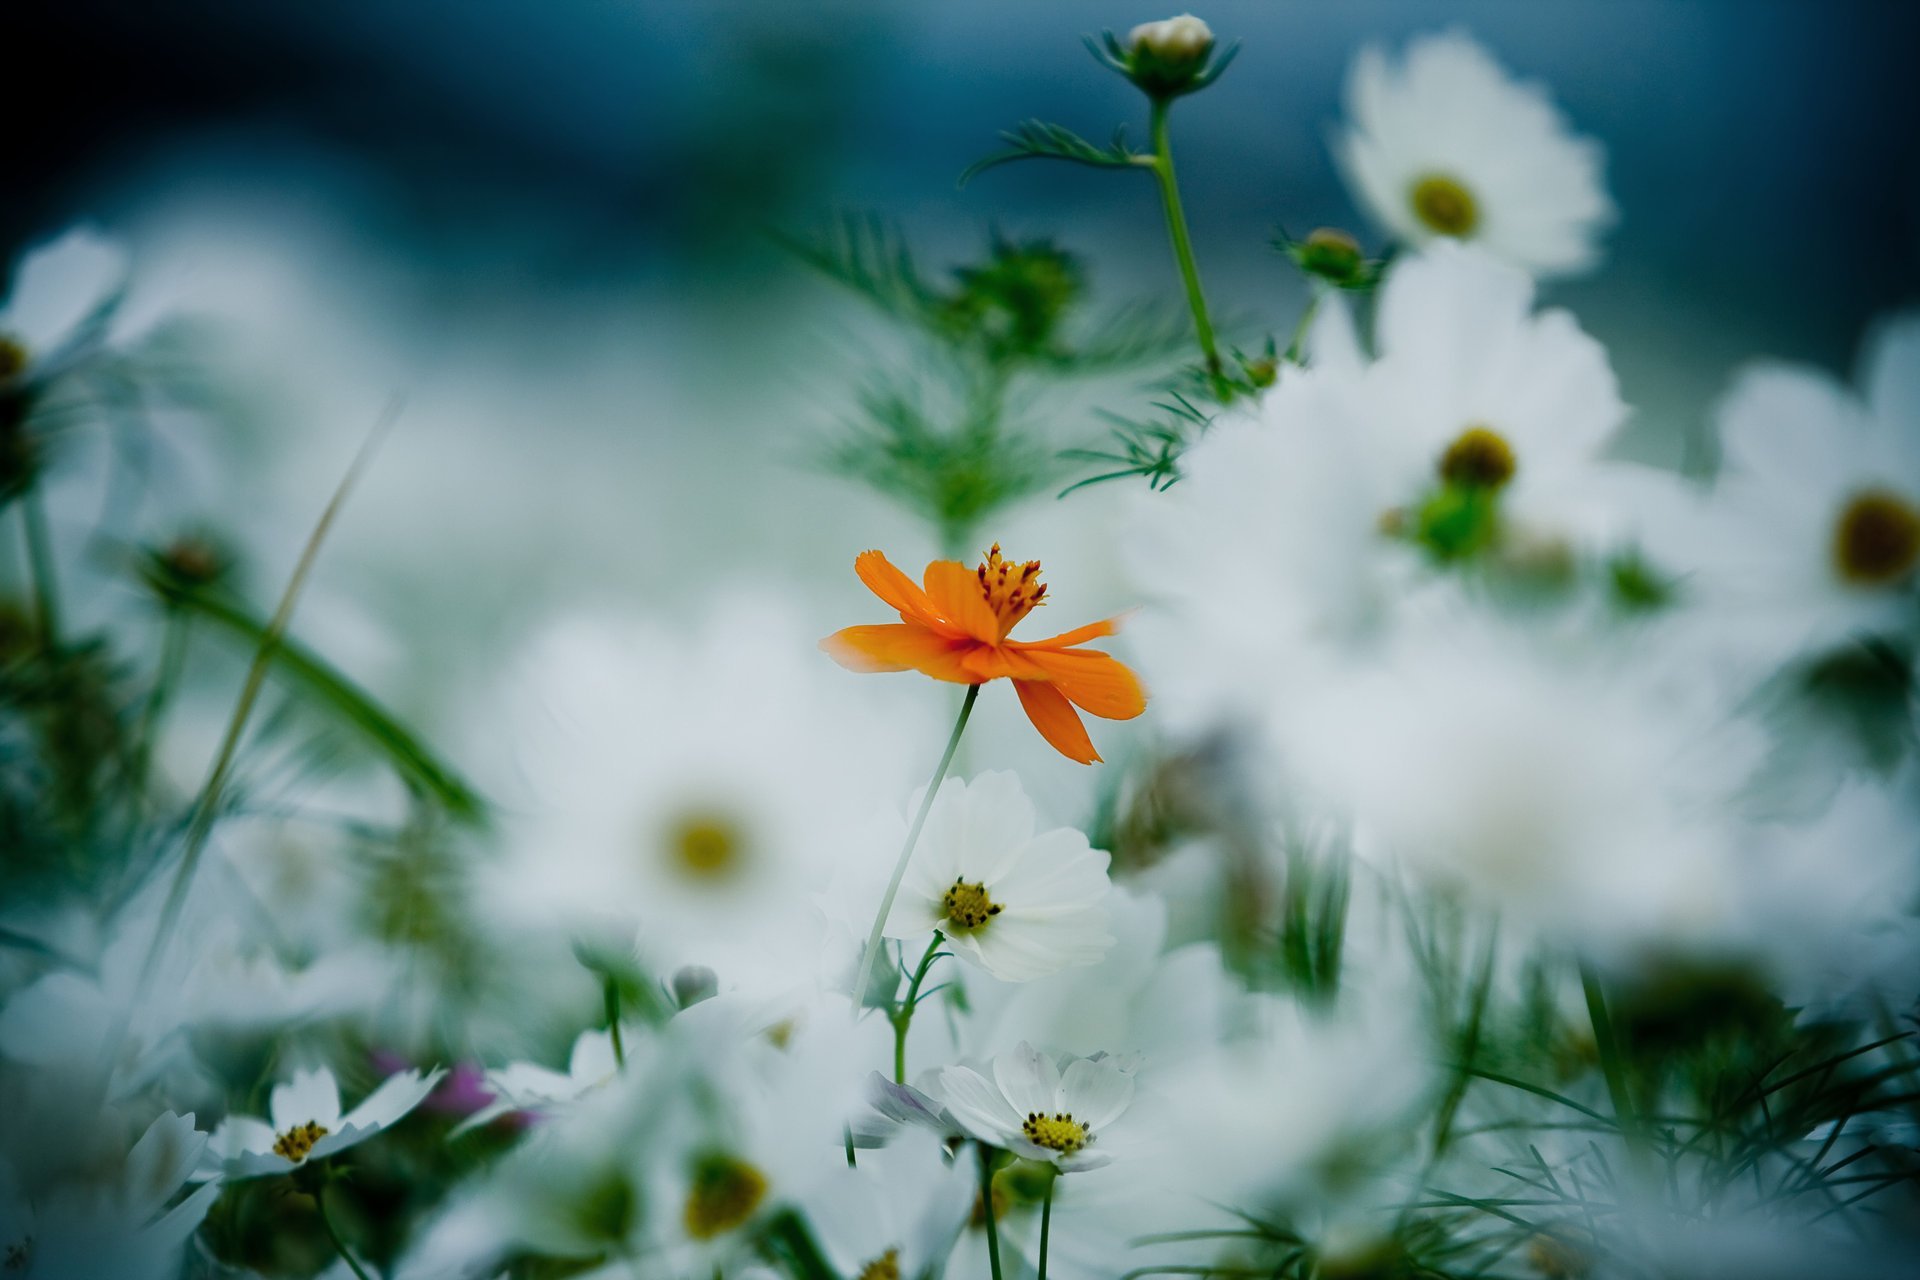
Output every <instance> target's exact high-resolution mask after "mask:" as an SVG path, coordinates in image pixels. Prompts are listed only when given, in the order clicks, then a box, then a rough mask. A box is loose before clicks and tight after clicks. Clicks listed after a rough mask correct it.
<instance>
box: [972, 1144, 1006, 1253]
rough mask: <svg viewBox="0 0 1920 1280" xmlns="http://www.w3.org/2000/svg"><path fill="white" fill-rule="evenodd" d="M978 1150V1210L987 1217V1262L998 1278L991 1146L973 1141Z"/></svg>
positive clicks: (997, 1245) (998, 1246)
mask: <svg viewBox="0 0 1920 1280" xmlns="http://www.w3.org/2000/svg"><path fill="white" fill-rule="evenodd" d="M974 1146H975V1148H976V1149H977V1150H978V1151H979V1152H980V1211H981V1212H982V1213H983V1214H985V1215H986V1219H987V1264H988V1265H989V1266H990V1267H992V1268H993V1280H1000V1228H999V1226H998V1224H996V1223H995V1222H994V1219H993V1148H992V1147H989V1146H987V1145H986V1144H985V1143H975V1144H974Z"/></svg>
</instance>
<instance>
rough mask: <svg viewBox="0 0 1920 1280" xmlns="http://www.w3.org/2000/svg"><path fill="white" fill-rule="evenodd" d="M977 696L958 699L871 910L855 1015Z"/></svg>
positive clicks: (976, 690) (975, 690) (975, 691)
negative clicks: (929, 776)
mask: <svg viewBox="0 0 1920 1280" xmlns="http://www.w3.org/2000/svg"><path fill="white" fill-rule="evenodd" d="M979 696H980V686H979V685H977V684H970V685H968V686H967V696H966V698H965V700H964V701H962V702H961V703H960V718H959V719H958V720H955V721H954V722H953V733H952V735H951V736H950V737H948V739H947V749H946V750H945V751H943V752H942V753H941V754H940V764H939V766H938V767H936V768H935V769H934V771H933V780H932V781H931V782H929V783H927V794H926V798H925V799H923V800H921V801H920V812H919V813H916V814H915V815H914V817H913V825H912V826H910V827H908V828H907V842H906V843H905V844H903V845H901V846H900V857H899V859H898V860H897V861H896V862H895V863H894V864H893V878H892V879H891V880H889V881H887V892H886V894H885V895H884V896H882V897H881V899H880V910H879V911H877V912H876V913H874V917H873V928H871V929H869V930H867V947H866V950H865V951H863V952H862V953H861V955H860V969H859V972H858V974H857V975H856V976H855V978H854V982H853V1015H854V1017H856V1018H857V1017H859V1016H860V1011H861V1009H863V1008H864V1007H865V1006H866V997H867V983H868V982H870V981H872V979H873V964H874V961H875V960H876V959H878V958H879V955H880V935H881V934H882V933H883V932H885V930H886V927H887V916H888V914H889V913H890V912H891V911H892V910H893V900H894V899H895V898H896V897H898V896H899V894H900V882H901V880H903V879H905V878H906V874H907V863H908V861H909V860H911V859H912V857H913V846H914V845H916V844H918V843H919V841H920V828H922V827H924V826H926V825H927V813H928V811H929V810H931V809H932V808H933V798H934V797H935V796H936V795H938V794H939V793H940V784H941V783H942V782H944V781H946V777H947V769H948V768H949V767H950V766H951V765H952V764H953V753H954V752H956V751H958V750H959V749H960V735H961V734H963V733H965V732H966V729H967V717H968V716H970V715H972V714H973V704H974V701H975V700H976V699H977V698H979Z"/></svg>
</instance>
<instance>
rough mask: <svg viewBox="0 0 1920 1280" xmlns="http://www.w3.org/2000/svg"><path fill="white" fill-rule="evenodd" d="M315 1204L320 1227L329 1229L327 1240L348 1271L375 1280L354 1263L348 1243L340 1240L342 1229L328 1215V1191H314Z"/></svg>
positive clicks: (362, 1278)
mask: <svg viewBox="0 0 1920 1280" xmlns="http://www.w3.org/2000/svg"><path fill="white" fill-rule="evenodd" d="M313 1203H314V1204H315V1205H316V1206H318V1207H319V1210H320V1225H321V1226H323V1227H325V1228H326V1229H327V1239H329V1240H331V1241H333V1247H334V1248H335V1249H336V1250H337V1251H338V1252H339V1254H340V1257H341V1258H342V1259H343V1260H344V1261H345V1262H346V1264H347V1269H348V1270H350V1271H352V1272H353V1274H354V1275H356V1276H358V1277H360V1280H373V1277H372V1276H370V1275H368V1274H367V1269H366V1268H365V1267H363V1266H361V1265H360V1264H359V1263H358V1262H356V1261H354V1258H353V1254H351V1253H349V1252H348V1251H347V1242H346V1241H345V1240H342V1239H341V1238H340V1229H339V1228H338V1227H336V1226H334V1225H333V1218H332V1217H331V1216H330V1215H329V1214H328V1213H327V1191H326V1188H325V1187H324V1186H319V1187H315V1188H314V1189H313Z"/></svg>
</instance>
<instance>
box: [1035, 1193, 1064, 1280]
mask: <svg viewBox="0 0 1920 1280" xmlns="http://www.w3.org/2000/svg"><path fill="white" fill-rule="evenodd" d="M1058 1181H1060V1175H1059V1174H1058V1173H1054V1174H1050V1175H1049V1176H1048V1178H1047V1190H1046V1194H1045V1195H1043V1196H1041V1197H1040V1276H1039V1280H1047V1236H1048V1235H1049V1233H1050V1232H1051V1231H1052V1230H1053V1184H1054V1183H1056V1182H1058Z"/></svg>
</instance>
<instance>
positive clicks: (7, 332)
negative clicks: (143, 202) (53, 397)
mask: <svg viewBox="0 0 1920 1280" xmlns="http://www.w3.org/2000/svg"><path fill="white" fill-rule="evenodd" d="M126 280H127V255H126V251H125V250H124V249H122V248H121V246H120V245H119V244H117V243H115V242H114V241H111V240H108V239H107V238H106V237H104V236H102V235H101V234H99V232H97V231H95V230H93V229H92V228H91V227H75V228H73V229H72V230H70V231H67V232H65V233H64V234H62V235H61V236H59V237H57V238H56V239H53V240H50V241H48V242H47V243H45V244H42V245H40V246H38V247H36V248H34V249H31V250H29V251H28V252H27V253H26V255H25V256H24V257H22V258H21V259H20V263H19V265H18V266H17V267H16V268H15V269H14V274H13V292H12V293H10V294H8V295H7V300H6V305H5V306H4V307H0V388H5V387H7V386H9V385H11V384H14V383H26V382H39V381H43V380H45V379H46V378H48V377H51V376H53V375H54V374H56V373H58V372H59V371H60V369H61V368H62V367H63V366H64V365H66V364H67V363H69V362H70V361H71V360H73V359H74V358H75V356H76V355H77V354H78V353H79V351H80V350H81V348H82V347H83V346H84V345H85V344H86V342H87V341H88V340H89V339H90V338H93V337H95V336H97V335H95V334H94V333H92V332H91V329H92V327H93V326H95V325H97V324H99V323H100V322H101V321H102V320H104V318H105V316H106V315H107V313H108V312H109V311H110V310H111V308H112V306H113V303H114V302H115V300H116V299H117V298H118V297H119V295H120V291H121V290H122V289H123V288H124V287H125V285H126Z"/></svg>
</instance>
